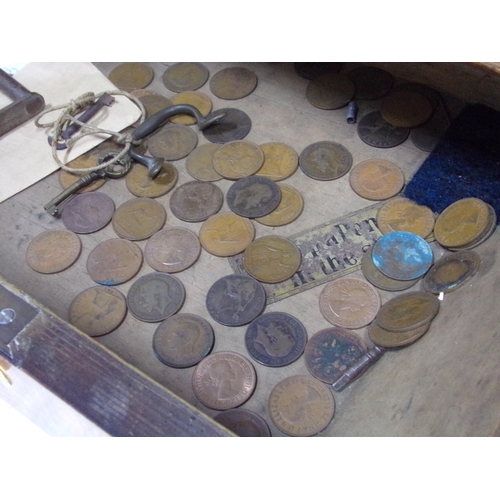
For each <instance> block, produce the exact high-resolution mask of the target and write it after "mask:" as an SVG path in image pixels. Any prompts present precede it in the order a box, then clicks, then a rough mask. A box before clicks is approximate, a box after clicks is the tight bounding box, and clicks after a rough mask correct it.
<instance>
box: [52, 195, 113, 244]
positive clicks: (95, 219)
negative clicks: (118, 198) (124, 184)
mask: <svg viewBox="0 0 500 500" xmlns="http://www.w3.org/2000/svg"><path fill="white" fill-rule="evenodd" d="M114 211H115V204H114V202H113V200H112V199H111V197H109V196H108V195H107V194H104V193H92V192H91V193H82V194H77V195H76V196H74V197H73V198H72V199H71V200H69V201H68V202H67V203H66V204H65V205H64V208H63V212H62V215H61V220H62V222H63V224H64V225H65V226H66V229H69V230H70V231H73V232H74V233H78V234H89V233H94V232H96V231H99V229H102V228H103V227H105V226H106V225H108V224H109V221H110V220H111V218H112V217H113V213H114Z"/></svg>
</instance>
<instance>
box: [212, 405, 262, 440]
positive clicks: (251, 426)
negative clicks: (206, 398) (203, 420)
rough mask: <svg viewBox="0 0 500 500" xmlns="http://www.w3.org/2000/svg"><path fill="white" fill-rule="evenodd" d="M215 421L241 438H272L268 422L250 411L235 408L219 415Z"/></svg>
mask: <svg viewBox="0 0 500 500" xmlns="http://www.w3.org/2000/svg"><path fill="white" fill-rule="evenodd" d="M214 420H215V421H216V422H217V423H219V424H220V425H222V426H224V427H225V428H226V429H229V430H230V431H231V432H232V433H233V434H236V435H237V436H239V437H271V431H270V430H269V426H268V425H267V423H266V421H265V420H264V419H263V418H262V417H261V416H260V415H257V413H254V412H253V411H250V410H244V409H242V408H233V409H232V410H226V411H223V412H220V413H217V415H215V417H214Z"/></svg>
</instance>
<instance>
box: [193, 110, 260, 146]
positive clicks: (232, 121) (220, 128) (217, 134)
mask: <svg viewBox="0 0 500 500" xmlns="http://www.w3.org/2000/svg"><path fill="white" fill-rule="evenodd" d="M217 111H220V112H221V113H224V117H223V118H221V119H220V120H219V121H218V122H217V123H214V124H213V125H210V127H207V128H205V129H203V130H202V134H203V137H205V139H207V140H208V141H210V142H215V143H217V144H225V143H226V142H231V141H239V140H241V139H244V138H245V137H246V136H247V135H248V133H249V132H250V130H251V128H252V120H250V117H249V116H248V115H247V114H246V113H245V112H244V111H241V109H235V108H223V109H218V110H217Z"/></svg>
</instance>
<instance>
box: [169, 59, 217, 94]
mask: <svg viewBox="0 0 500 500" xmlns="http://www.w3.org/2000/svg"><path fill="white" fill-rule="evenodd" d="M208 75H209V73H208V69H207V68H206V67H205V66H204V65H203V64H201V63H197V62H180V63H175V64H172V66H170V67H168V68H167V69H166V70H165V73H163V84H164V85H165V87H167V89H168V90H171V91H172V92H184V91H187V90H196V89H199V88H200V87H202V86H203V85H204V84H205V83H206V81H207V80H208Z"/></svg>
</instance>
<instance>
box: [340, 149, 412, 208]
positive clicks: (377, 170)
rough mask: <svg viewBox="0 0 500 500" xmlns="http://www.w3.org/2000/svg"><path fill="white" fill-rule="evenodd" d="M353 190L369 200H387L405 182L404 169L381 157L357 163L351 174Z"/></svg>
mask: <svg viewBox="0 0 500 500" xmlns="http://www.w3.org/2000/svg"><path fill="white" fill-rule="evenodd" d="M349 183H350V185H351V188H352V190H353V191H354V192H355V193H356V194H358V195H359V196H361V197H362V198H366V199H367V200H374V201H379V200H387V199H388V198H392V197H393V196H395V195H396V194H398V193H399V192H400V191H401V190H402V189H403V186H404V184H405V176H404V174H403V171H402V170H401V169H400V168H399V167H398V166H397V165H396V164H394V163H392V162H390V161H387V160H381V159H379V158H376V159H371V160H365V161H362V162H361V163H358V164H357V165H355V166H354V167H353V168H352V170H351V172H350V174H349Z"/></svg>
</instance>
